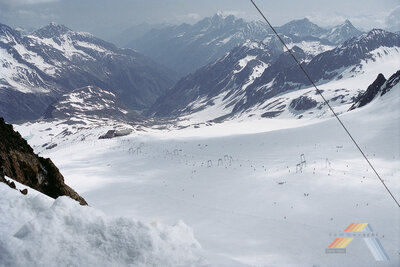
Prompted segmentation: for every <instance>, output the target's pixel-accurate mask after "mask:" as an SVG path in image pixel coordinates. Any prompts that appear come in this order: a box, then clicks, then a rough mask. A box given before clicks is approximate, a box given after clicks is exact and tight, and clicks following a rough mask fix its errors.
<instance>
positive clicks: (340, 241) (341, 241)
mask: <svg viewBox="0 0 400 267" xmlns="http://www.w3.org/2000/svg"><path fill="white" fill-rule="evenodd" d="M352 240H353V238H336V239H335V240H334V241H333V242H332V243H331V244H330V245H329V246H328V248H345V247H347V245H348V244H349V243H350V242H351V241H352Z"/></svg>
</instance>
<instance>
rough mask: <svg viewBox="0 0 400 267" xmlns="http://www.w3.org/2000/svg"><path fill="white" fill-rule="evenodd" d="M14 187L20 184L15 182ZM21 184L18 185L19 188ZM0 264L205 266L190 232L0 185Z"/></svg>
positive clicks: (29, 189) (35, 192)
mask: <svg viewBox="0 0 400 267" xmlns="http://www.w3.org/2000/svg"><path fill="white" fill-rule="evenodd" d="M18 185H19V184H18ZM20 186H21V185H19V187H20ZM0 195H1V197H0V214H1V216H0V223H1V228H0V259H1V262H0V265H1V266H206V265H207V263H206V261H205V260H204V259H203V256H201V255H200V254H201V247H200V245H199V243H198V242H197V240H196V239H195V238H194V236H193V232H192V230H191V229H190V228H189V227H188V226H187V225H185V224H184V223H183V222H182V221H179V222H178V223H177V224H175V225H174V226H166V225H163V224H160V223H158V222H156V221H154V222H152V223H143V222H140V221H137V220H133V219H131V218H124V217H111V216H106V215H104V214H103V213H102V212H101V211H98V210H96V209H94V208H92V207H87V206H80V205H79V204H78V203H77V202H76V201H74V200H72V199H70V198H68V197H59V198H57V199H56V200H53V199H51V198H49V197H47V196H45V195H43V194H41V193H39V192H37V191H35V190H33V189H31V188H28V195H27V196H24V195H22V194H21V193H20V192H18V191H17V190H13V189H10V188H9V187H8V186H6V185H5V184H3V183H0Z"/></svg>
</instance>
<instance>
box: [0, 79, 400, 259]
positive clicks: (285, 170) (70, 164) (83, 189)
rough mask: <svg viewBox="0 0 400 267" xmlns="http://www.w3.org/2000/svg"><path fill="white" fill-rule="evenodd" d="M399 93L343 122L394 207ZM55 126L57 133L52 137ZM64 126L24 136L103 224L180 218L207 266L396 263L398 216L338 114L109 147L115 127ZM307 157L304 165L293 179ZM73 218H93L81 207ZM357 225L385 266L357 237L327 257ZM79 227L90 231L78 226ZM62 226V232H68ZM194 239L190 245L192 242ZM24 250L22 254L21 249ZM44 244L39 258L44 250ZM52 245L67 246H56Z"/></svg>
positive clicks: (162, 133) (39, 127)
mask: <svg viewBox="0 0 400 267" xmlns="http://www.w3.org/2000/svg"><path fill="white" fill-rule="evenodd" d="M365 75H367V73H365ZM370 78H371V79H373V78H374V77H370ZM337 82H338V83H340V82H341V81H340V80H338V81H337ZM360 83H366V81H361V80H360ZM399 87H400V84H398V85H397V87H395V88H393V89H392V90H391V91H390V92H389V93H387V94H385V95H384V96H383V97H379V98H376V99H375V100H374V101H373V102H372V103H371V104H369V105H367V106H365V107H363V108H360V109H356V110H354V111H351V112H347V113H344V114H342V115H341V119H342V121H343V122H344V123H345V124H346V125H347V127H348V129H349V131H350V132H351V133H352V134H353V136H354V138H355V139H356V140H357V141H358V142H359V144H360V147H361V148H362V149H363V150H364V152H365V153H366V155H367V156H368V158H369V159H370V161H371V162H372V164H373V165H374V166H375V168H376V170H377V171H378V172H379V173H380V175H381V176H382V178H383V179H384V181H385V183H386V185H387V186H388V188H390V189H391V191H392V192H393V194H394V196H395V197H396V198H397V199H400V180H399V177H400V167H399V166H400V149H399V148H400V140H399V138H398V137H399V135H400V123H399V122H400V110H399V108H400V105H399V104H400V103H399V100H400V88H399ZM51 124H53V126H52V129H51V130H49V131H45V129H46V128H47V127H49V125H51ZM207 125H208V126H207ZM68 127H73V126H71V125H65V124H64V125H63V124H61V123H60V122H52V123H51V122H42V123H33V124H32V123H31V124H24V125H20V126H16V129H17V130H18V131H20V132H21V134H22V136H28V137H29V141H28V142H29V143H30V144H31V145H32V146H34V148H35V151H36V152H40V154H41V155H42V156H46V157H51V158H52V160H53V161H54V162H55V164H56V165H57V166H58V167H59V168H60V170H61V172H62V173H63V175H64V177H65V180H66V183H67V184H69V185H70V186H72V187H73V188H74V189H76V190H77V191H78V192H79V193H80V194H81V195H82V196H83V197H85V199H86V200H87V201H88V202H89V203H90V205H92V206H93V207H94V208H96V209H99V210H101V211H103V212H104V213H105V214H106V215H107V216H124V217H130V218H132V219H134V220H140V221H142V222H144V224H150V225H151V223H152V222H157V223H160V224H167V225H171V224H174V223H176V222H177V221H180V220H183V221H184V222H185V223H187V224H188V225H190V226H191V227H192V229H193V231H194V235H195V236H196V239H197V240H198V241H199V243H200V244H201V247H202V249H203V250H204V252H205V253H204V254H203V255H206V258H207V260H208V261H209V262H210V263H211V264H213V263H214V259H215V258H214V257H213V256H211V255H214V256H215V255H217V256H220V257H222V258H223V260H220V261H219V262H218V263H216V266H223V265H225V266H234V265H235V264H243V265H245V266H399V265H400V212H399V209H398V207H397V206H396V204H395V203H394V201H393V200H392V199H391V197H390V196H389V194H388V193H387V191H386V190H385V188H384V187H383V185H382V184H381V183H380V181H379V180H378V179H377V177H376V176H375V174H374V173H373V172H372V170H371V169H370V167H369V166H368V165H367V163H366V162H365V160H364V159H363V158H362V156H361V155H360V153H359V152H358V151H357V149H356V148H355V147H354V144H353V143H352V142H351V141H349V138H348V136H347V135H346V134H345V133H344V131H343V129H341V128H340V126H339V124H338V122H337V121H336V120H335V119H334V118H329V117H325V118H324V119H316V118H309V119H303V120H296V119H290V118H286V119H277V118H274V119H260V118H255V117H251V118H238V119H236V120H232V121H230V122H224V123H221V124H212V123H210V124H201V125H199V126H198V127H199V128H194V127H187V128H185V129H181V130H177V129H176V128H173V127H171V128H169V129H163V130H157V129H156V128H155V127H154V128H144V129H142V131H139V129H136V130H135V131H134V132H133V133H132V134H131V135H129V136H126V137H121V138H114V139H106V140H99V139H97V137H98V136H99V135H100V134H102V133H104V132H106V131H107V130H108V129H110V127H109V126H107V125H104V126H99V127H96V128H94V129H90V128H88V129H85V130H79V129H75V131H74V132H73V134H72V135H69V136H66V137H63V136H62V135H58V136H55V135H54V133H56V132H57V131H61V130H62V129H63V128H65V129H71V128H68ZM82 137H85V138H82ZM49 140H52V142H55V143H58V146H56V147H54V148H52V149H49V150H46V149H43V148H42V144H43V143H46V142H48V141H49ZM301 154H304V155H305V158H306V163H307V164H306V166H304V167H303V169H302V170H301V171H300V170H298V171H296V165H297V164H298V163H299V161H300V155H301ZM2 195H4V194H2ZM18 197H19V198H20V199H23V197H22V196H18ZM28 197H29V195H28ZM3 201H4V200H3ZM14 202H15V201H14ZM14 202H11V203H14ZM65 202H68V201H66V200H65V199H63V198H61V200H59V201H56V202H54V204H53V206H54V207H53V208H50V211H46V212H47V213H48V212H50V213H51V214H53V213H55V215H51V216H55V217H57V215H56V214H58V212H57V209H58V207H61V208H60V209H63V210H66V211H67V212H68V211H69V207H70V206H69V204H65ZM17 203H18V202H17ZM29 203H31V202H29ZM33 203H34V202H33ZM68 203H69V202H68ZM10 205H11V204H10ZM13 205H14V204H13ZM15 205H17V204H15ZM26 205H28V204H26ZM29 205H33V204H29ZM64 205H66V206H67V207H65V206H64ZM0 206H3V205H0ZM56 207H57V208H56ZM85 209H88V208H85ZM13 212H14V211H13ZM15 212H17V211H15ZM46 212H45V213H44V214H47V213H46ZM74 212H76V213H77V214H78V217H80V216H82V217H83V218H86V217H85V216H86V215H85V213H81V211H80V209H79V211H74ZM60 213H62V212H61V211H60ZM89 213H92V211H90V212H89ZM68 214H70V213H68ZM49 216H50V215H49ZM51 216H50V217H51ZM71 216H72V215H71ZM87 216H89V215H87ZM74 218H75V217H74ZM100 218H102V219H100V221H102V220H103V221H106V222H104V227H105V228H107V227H111V228H112V227H115V224H116V223H115V221H113V220H111V219H110V220H111V222H110V221H108V220H109V219H105V218H104V217H100ZM48 220H52V219H51V218H50V219H47V217H46V218H43V217H40V216H39V219H38V221H37V223H35V221H34V222H31V223H29V224H28V225H29V227H27V229H35V227H38V228H39V229H41V222H46V224H47V225H50V224H51V223H49V221H48ZM54 220H55V222H56V223H55V225H60V227H59V228H58V231H60V232H61V233H63V234H62V235H69V233H71V232H72V233H76V232H74V231H75V230H74V231H72V230H71V229H70V226H69V224H67V223H65V224H59V220H61V219H59V217H57V219H54ZM74 220H75V219H73V220H68V221H72V222H73V221H74ZM76 220H78V219H76ZM85 220H86V219H85ZM88 220H89V222H90V223H93V224H92V226H93V228H94V229H98V228H100V229H102V231H104V233H106V236H107V234H109V231H112V230H110V229H104V228H101V227H99V226H98V224H97V223H96V222H97V220H94V221H93V220H91V219H90V218H88ZM78 221H79V220H78ZM39 222H40V223H39ZM354 222H356V223H357V222H360V223H364V222H366V223H369V224H370V225H371V226H372V227H373V229H374V230H375V232H376V233H377V234H378V236H379V239H380V241H381V243H382V245H383V247H384V248H385V250H386V252H387V253H388V255H389V257H390V261H389V262H376V261H375V260H374V258H373V257H372V255H371V253H370V251H369V250H368V248H367V246H366V245H365V244H364V242H363V241H362V240H359V239H355V240H353V241H352V242H351V243H350V244H349V245H348V247H347V251H346V254H326V253H325V249H326V248H327V246H328V245H329V244H330V243H331V242H332V241H333V240H334V238H335V234H338V233H342V232H343V230H344V229H345V228H346V227H347V226H348V225H349V224H350V223H354ZM78 225H82V226H81V227H82V228H83V229H86V231H88V232H90V231H92V227H90V226H89V225H86V224H85V223H84V222H82V221H79V224H78ZM102 225H103V224H102ZM129 225H131V227H132V228H135V226H137V225H136V224H135V223H131V224H129ZM21 227H22V225H17V224H16V226H15V230H16V231H14V232H13V231H7V232H11V233H12V234H13V235H15V233H17V230H19V229H26V227H22V228H21ZM54 227H55V226H54ZM54 227H53V226H50V229H53V228H54ZM64 227H65V228H67V231H66V232H65V233H64V232H62V230H61V229H63V228H64ZM85 227H86V228H85ZM148 227H151V226H148ZM135 229H136V228H135ZM185 229H186V228H185ZM19 231H20V232H21V231H22V233H24V230H19ZM43 231H45V229H43ZM55 231H56V230H55ZM184 232H185V231H184ZM123 233H126V231H124V232H123ZM126 235H127V236H128V237H130V238H137V237H136V236H132V235H130V234H128V233H126ZM18 236H23V237H24V238H26V239H27V240H30V239H29V238H30V237H31V236H36V235H35V234H27V235H23V234H17V237H13V238H14V239H15V240H17V241H18V242H20V241H19V240H18ZM188 236H189V240H191V241H190V242H189V244H191V243H193V242H194V241H193V239H192V238H191V235H188ZM185 237H187V236H185ZM57 238H58V237H57ZM2 240H3V239H2ZM15 240H14V241H15ZM78 240H81V239H78ZM136 240H137V239H136ZM157 240H158V239H157ZM17 241H15V242H17ZM29 242H30V241H29ZM49 242H50V241H49ZM79 242H81V241H79ZM126 242H127V244H129V242H128V241H126ZM138 242H139V241H138ZM182 242H184V243H185V242H186V241H182ZM5 244H8V242H7V243H5ZM18 244H19V245H21V244H22V245H21V246H22V247H23V248H24V245H23V243H18ZM29 244H33V241H32V243H29ZM39 244H40V245H39V246H38V248H37V250H39V248H40V246H41V245H44V244H45V242H44V241H43V242H40V243H39ZM52 244H53V246H57V245H58V246H60V244H59V243H57V241H55V243H52ZM78 244H82V243H78ZM84 244H86V243H84ZM185 244H187V243H185ZM124 245H125V243H124ZM10 246H14V245H13V244H12V245H10ZM69 248H71V247H69ZM9 249H10V248H9ZM35 249H36V248H35ZM54 249H55V248H54ZM110 250H111V251H113V250H112V249H111V248H110ZM35 251H36V250H35ZM67 251H68V249H67ZM124 251H126V250H124ZM165 251H168V250H165ZM188 251H189V250H188ZM168 252H169V251H168ZM177 253H178V252H177ZM123 255H125V254H123ZM172 255H175V254H172ZM179 255H180V254H179ZM191 259H192V258H191ZM229 260H230V261H231V262H229V263H227V262H228V261H229ZM167 262H168V261H167ZM196 264H197V263H194V265H196Z"/></svg>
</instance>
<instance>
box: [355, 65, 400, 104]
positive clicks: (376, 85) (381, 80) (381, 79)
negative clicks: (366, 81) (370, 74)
mask: <svg viewBox="0 0 400 267" xmlns="http://www.w3.org/2000/svg"><path fill="white" fill-rule="evenodd" d="M399 81H400V70H399V71H397V72H396V73H395V74H393V75H392V76H390V78H389V79H388V80H386V78H385V76H383V74H382V73H380V74H379V75H378V77H377V78H376V80H375V81H374V82H373V83H372V84H371V85H370V86H368V89H367V90H366V91H365V92H364V93H362V94H361V95H359V96H358V97H357V98H356V100H355V101H354V104H353V105H352V106H351V108H350V110H353V109H356V108H360V107H363V106H365V105H367V104H368V103H370V102H371V101H372V100H374V99H375V98H376V97H377V96H379V95H380V96H383V95H384V94H386V93H387V92H389V91H390V90H391V89H392V88H393V87H394V86H395V85H396V84H398V83H399Z"/></svg>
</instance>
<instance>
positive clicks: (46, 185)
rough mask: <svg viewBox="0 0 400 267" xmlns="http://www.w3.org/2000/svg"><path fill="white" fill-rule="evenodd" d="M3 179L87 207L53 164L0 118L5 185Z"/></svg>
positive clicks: (0, 166) (1, 170)
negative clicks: (36, 152) (64, 197)
mask: <svg viewBox="0 0 400 267" xmlns="http://www.w3.org/2000/svg"><path fill="white" fill-rule="evenodd" d="M4 175H6V176H9V177H10V178H13V179H14V180H16V181H18V182H20V183H22V184H24V185H27V186H29V187H31V188H33V189H36V190H37V191H39V192H42V193H43V194H46V195H48V196H50V197H52V198H57V197H59V196H69V197H71V198H72V199H75V200H76V201H79V203H80V204H82V205H87V203H86V201H85V199H83V198H82V197H81V196H79V195H78V193H76V192H75V191H74V190H73V189H72V188H70V187H69V186H68V185H66V184H65V183H64V177H63V176H62V174H61V173H60V171H59V170H58V168H57V167H56V166H55V165H54V163H53V162H52V161H51V160H50V159H48V158H42V157H39V156H38V155H36V154H35V153H34V152H33V149H32V148H31V147H30V146H29V144H28V143H27V142H26V140H24V139H23V138H22V137H21V135H20V134H19V133H18V132H15V131H14V130H13V127H12V125H9V124H6V123H5V122H4V119H3V118H0V177H1V178H0V181H1V182H5V179H4Z"/></svg>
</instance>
